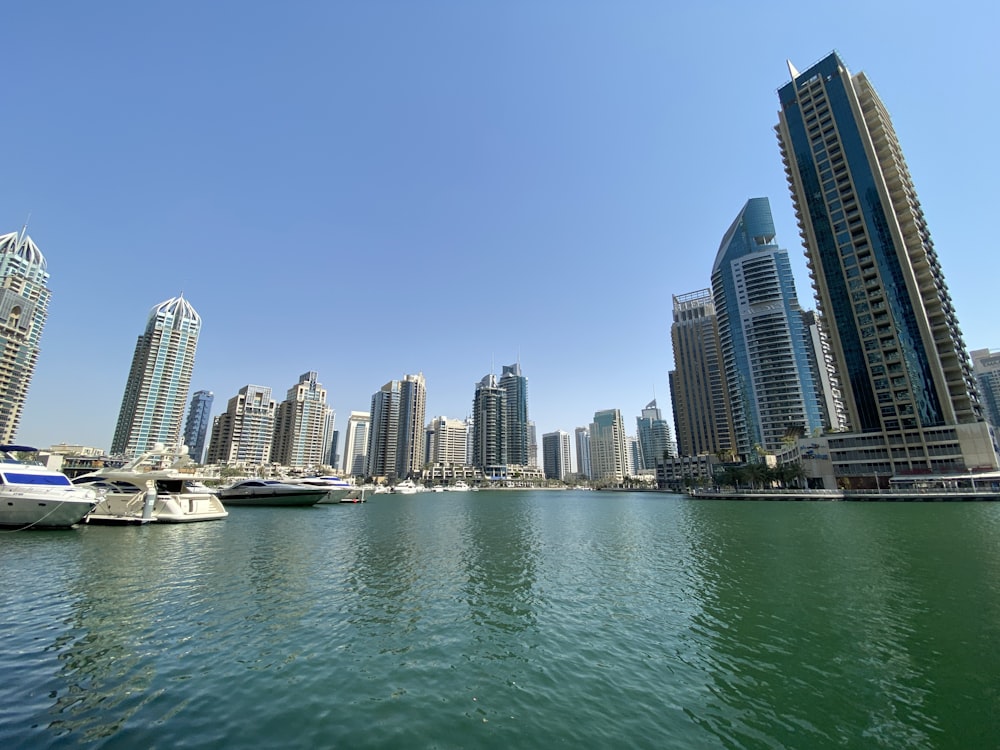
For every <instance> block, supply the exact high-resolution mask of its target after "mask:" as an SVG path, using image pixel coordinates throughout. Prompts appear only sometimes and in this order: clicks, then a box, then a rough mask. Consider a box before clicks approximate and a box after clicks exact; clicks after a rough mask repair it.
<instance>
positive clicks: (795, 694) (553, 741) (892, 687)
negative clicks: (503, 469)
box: [0, 492, 1000, 748]
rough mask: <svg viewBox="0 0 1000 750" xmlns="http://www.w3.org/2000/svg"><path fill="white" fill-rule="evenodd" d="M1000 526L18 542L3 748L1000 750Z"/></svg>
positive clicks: (864, 523) (685, 518) (475, 510)
mask: <svg viewBox="0 0 1000 750" xmlns="http://www.w3.org/2000/svg"><path fill="white" fill-rule="evenodd" d="M298 510H302V511H305V512H296V511H298ZM998 532H1000V505H997V506H993V505H987V504H976V505H954V506H953V505H928V506H906V505H897V504H893V505H892V506H879V505H871V506H863V505H852V504H829V503H827V504H786V503H774V504H768V503H752V504H739V503H724V502H711V503H699V502H691V501H685V500H681V499H679V498H671V497H669V496H661V495H645V494H636V495H611V496H608V495H604V494H603V493H571V492H564V493H544V492H536V493H527V492H525V493H518V492H510V493H485V492H484V493H475V494H472V493H469V494H467V495H466V496H464V497H462V496H460V495H459V494H458V493H454V494H453V495H452V494H451V493H446V494H445V495H432V496H415V497H401V498H385V499H383V498H382V497H379V498H376V499H374V500H373V501H372V502H370V503H366V504H365V505H361V506H345V507H340V506H326V507H317V508H312V509H274V510H270V509H236V510H235V511H234V512H233V513H232V514H231V515H230V518H229V519H227V520H226V521H224V522H217V523H208V524H196V525H192V526H174V527H148V528H139V529H109V528H100V527H86V528H84V529H79V530H77V531H75V532H69V533H66V534H62V533H56V534H54V535H47V534H32V535H27V534H24V535H12V536H11V537H8V538H5V539H4V540H3V541H4V544H3V545H2V546H0V564H2V565H4V566H5V567H4V569H5V570H17V571H18V572H19V574H18V576H16V577H14V578H13V579H12V580H11V581H10V585H9V586H8V587H7V588H6V589H5V590H4V591H2V592H0V611H2V612H3V613H4V617H3V618H2V619H0V637H2V638H3V641H4V643H5V644H7V647H6V649H5V651H4V652H3V653H2V654H0V666H2V668H3V673H4V675H5V680H4V681H3V682H2V683H0V745H2V746H3V747H5V748H7V747H31V748H45V747H62V746H67V745H77V744H87V745H90V746H95V747H102V748H126V747H128V748H131V747H174V746H177V745H189V746H196V747H242V746H246V747H251V746H252V747H261V748H267V747H275V748H278V747H281V748H288V747H302V748H312V747H340V746H345V747H380V748H383V747H389V748H392V747H400V748H404V747H405V748H412V747H438V748H460V747H477V748H493V747H497V748H500V747H503V748H507V747H511V746H516V747H519V748H535V747H537V748H549V747H551V746H560V745H561V746H568V747H594V748H598V747H601V748H603V747H609V746H628V747H635V748H661V747H679V748H688V747H690V748H705V747H707V748H712V747H719V748H780V747H795V748H797V747H810V748H812V747H866V748H867V747H884V748H898V747H908V748H925V747H927V748H929V747H987V746H993V745H995V744H996V743H995V742H994V740H995V739H996V738H997V737H998V736H1000V719H998V717H1000V684H998V682H997V679H996V677H995V675H997V674H1000V655H998V653H997V650H996V649H994V648H992V647H991V646H989V644H993V643H996V642H998V640H997V639H998V636H1000V632H998V631H1000V591H998V584H997V583H996V582H997V581H998V580H1000V543H998Z"/></svg>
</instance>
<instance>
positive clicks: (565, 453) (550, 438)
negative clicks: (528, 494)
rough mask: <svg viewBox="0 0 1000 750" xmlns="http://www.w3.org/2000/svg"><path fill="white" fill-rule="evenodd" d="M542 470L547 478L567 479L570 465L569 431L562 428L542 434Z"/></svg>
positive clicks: (570, 469) (570, 468) (570, 470)
mask: <svg viewBox="0 0 1000 750" xmlns="http://www.w3.org/2000/svg"><path fill="white" fill-rule="evenodd" d="M542 470H543V471H544V472H545V478H546V479H559V480H563V479H566V476H567V475H568V474H571V473H572V471H573V467H572V466H571V465H570V451H569V433H568V432H563V431H562V430H556V431H555V432H546V433H545V434H544V435H542Z"/></svg>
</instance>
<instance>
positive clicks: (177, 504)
mask: <svg viewBox="0 0 1000 750" xmlns="http://www.w3.org/2000/svg"><path fill="white" fill-rule="evenodd" d="M188 463H190V460H189V459H188V457H187V449H186V448H182V449H181V450H176V449H165V448H164V447H163V446H161V445H157V446H156V447H155V448H154V449H153V450H151V451H147V452H146V453H143V454H141V455H139V456H137V457H136V458H135V459H134V460H132V461H131V462H129V463H128V464H126V465H125V466H123V467H122V468H120V469H111V468H104V469H98V470H97V471H93V472H90V473H89V474H84V475H82V476H79V477H77V478H76V479H74V480H73V484H75V485H76V486H78V487H90V488H92V489H95V490H97V491H98V493H99V499H98V502H97V507H96V508H94V510H93V512H91V513H90V515H88V516H87V523H88V524H90V523H96V524H102V523H103V524H145V523H150V522H159V523H191V522H194V521H216V520H221V519H223V518H226V517H227V516H228V515H229V512H228V511H227V510H226V508H225V506H224V505H223V504H222V501H221V500H219V498H218V497H217V496H216V495H215V493H213V492H212V491H211V490H210V489H208V487H206V486H205V485H204V484H203V482H204V480H205V479H206V477H200V476H197V475H195V474H188V473H185V472H182V471H180V469H181V467H183V466H185V465H186V464H188Z"/></svg>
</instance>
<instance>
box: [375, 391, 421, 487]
mask: <svg viewBox="0 0 1000 750" xmlns="http://www.w3.org/2000/svg"><path fill="white" fill-rule="evenodd" d="M426 403H427V392H426V387H425V384H424V376H423V375H422V374H418V375H406V376H404V377H403V379H402V380H391V381H389V382H388V383H386V384H385V385H384V386H382V388H381V389H380V390H379V391H377V392H376V393H374V394H373V395H372V407H371V412H370V418H369V421H370V427H369V432H368V451H367V453H368V457H367V462H366V467H367V468H366V472H365V473H366V474H367V475H368V476H371V477H387V478H389V479H403V478H406V477H409V476H410V475H411V474H413V473H415V472H418V471H420V469H421V468H422V467H423V463H424V441H423V431H424V412H425V410H426Z"/></svg>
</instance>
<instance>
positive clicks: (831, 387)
mask: <svg viewBox="0 0 1000 750" xmlns="http://www.w3.org/2000/svg"><path fill="white" fill-rule="evenodd" d="M802 320H803V322H804V324H805V327H806V331H808V335H809V341H810V343H811V345H812V346H811V349H810V356H809V362H810V367H811V368H812V369H813V372H814V375H813V379H814V381H815V382H816V383H818V385H819V390H820V394H821V398H820V405H821V406H822V407H823V412H822V414H823V426H824V428H826V429H827V430H832V431H835V432H836V431H840V430H846V429H847V414H846V413H845V410H844V396H843V391H842V390H841V387H840V380H839V378H838V376H837V368H836V365H834V363H833V353H832V352H831V351H830V339H829V337H828V336H827V335H826V332H825V331H824V330H823V326H822V325H821V321H820V317H819V315H817V314H816V312H815V311H813V310H809V311H807V312H806V313H804V314H803V316H802Z"/></svg>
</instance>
